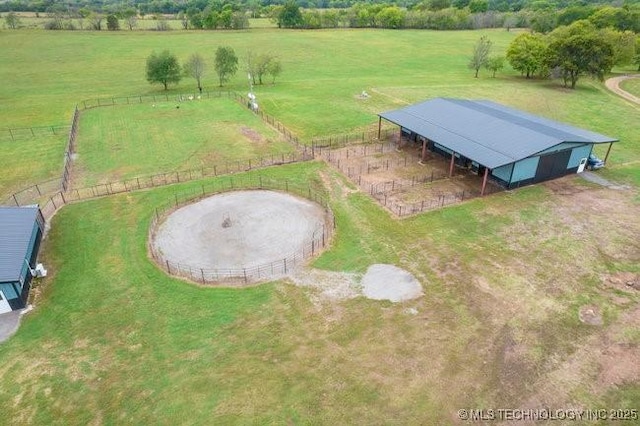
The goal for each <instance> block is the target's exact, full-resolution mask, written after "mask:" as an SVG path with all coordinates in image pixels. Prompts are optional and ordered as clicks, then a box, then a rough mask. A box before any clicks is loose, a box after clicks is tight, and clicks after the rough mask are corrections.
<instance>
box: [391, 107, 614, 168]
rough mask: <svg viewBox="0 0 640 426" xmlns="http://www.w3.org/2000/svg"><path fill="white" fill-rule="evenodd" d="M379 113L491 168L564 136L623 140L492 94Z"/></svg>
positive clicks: (594, 140)
mask: <svg viewBox="0 0 640 426" xmlns="http://www.w3.org/2000/svg"><path fill="white" fill-rule="evenodd" d="M379 115H380V117H382V118H384V119H386V120H388V121H391V122H392V123H395V124H397V125H399V126H402V127H404V128H406V129H408V130H411V131H412V132H414V133H417V134H419V135H421V136H424V137H426V138H428V139H430V140H432V141H434V142H436V143H438V144H440V145H443V146H445V147H447V148H449V149H451V150H453V151H455V152H457V153H459V154H461V155H463V156H465V157H467V158H469V159H471V160H474V161H476V162H478V163H480V164H482V165H484V166H486V167H489V168H490V169H493V168H496V167H500V166H503V165H505V164H509V163H513V162H515V161H518V160H521V159H523V158H527V157H530V156H532V155H535V154H537V153H539V152H541V151H544V150H546V149H549V148H552V147H554V146H556V145H558V144H561V143H563V142H585V143H608V142H617V139H614V138H611V137H609V136H605V135H601V134H598V133H594V132H590V131H588V130H584V129H580V128H578V127H574V126H570V125H568V124H563V123H559V122H557V121H553V120H549V119H547V118H543V117H539V116H536V115H533V114H529V113H526V112H523V111H519V110H517V109H514V108H509V107H506V106H504V105H500V104H497V103H495V102H491V101H488V100H464V99H447V98H435V99H431V100H428V101H426V102H422V103H419V104H415V105H410V106H408V107H405V108H401V109H397V110H394V111H388V112H384V113H382V114H379Z"/></svg>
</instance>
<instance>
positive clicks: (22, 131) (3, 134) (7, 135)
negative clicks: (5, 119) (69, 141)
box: [0, 124, 69, 142]
mask: <svg viewBox="0 0 640 426" xmlns="http://www.w3.org/2000/svg"><path fill="white" fill-rule="evenodd" d="M68 131H69V125H67V124H55V125H50V126H36V127H18V128H11V129H0V141H2V142H5V141H13V142H15V141H22V140H28V139H35V138H41V137H47V136H58V135H62V134H65V133H66V132H68Z"/></svg>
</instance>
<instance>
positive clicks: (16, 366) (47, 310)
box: [0, 163, 640, 425]
mask: <svg viewBox="0 0 640 426" xmlns="http://www.w3.org/2000/svg"><path fill="white" fill-rule="evenodd" d="M254 173H256V172H254ZM260 173H261V174H263V175H264V176H269V177H271V178H275V179H287V180H288V181H289V182H292V183H293V182H295V183H299V184H302V185H305V184H307V183H308V182H315V183H316V184H320V183H321V182H327V185H328V187H327V195H328V196H329V197H330V199H331V204H332V208H333V211H334V213H335V215H336V219H337V224H338V227H337V230H336V235H335V239H334V241H333V244H332V247H331V249H330V250H328V251H327V252H325V253H324V254H323V255H322V256H321V257H320V258H319V259H318V260H317V261H316V262H315V265H316V266H317V267H321V268H324V269H331V270H336V271H351V272H356V273H361V272H363V271H364V270H366V268H367V267H368V266H369V265H370V264H372V263H392V264H396V265H398V266H401V267H404V268H407V269H409V270H410V271H411V272H413V273H414V274H415V275H416V276H417V277H419V279H420V280H421V282H422V283H423V285H424V291H425V296H424V297H422V298H420V299H417V300H414V301H410V302H405V303H399V304H392V303H389V302H381V301H374V300H368V299H365V298H362V297H359V298H356V299H351V300H332V299H331V298H328V299H327V298H323V297H322V296H321V294H320V293H319V291H318V290H314V289H312V288H301V287H296V286H294V285H292V284H289V283H287V282H286V281H279V282H275V283H268V284H263V285H259V286H255V287H251V288H245V289H224V288H203V287H199V286H197V285H192V284H189V283H186V282H184V281H181V280H178V279H172V278H170V277H168V276H166V275H165V274H164V273H163V272H162V271H161V270H160V269H159V268H157V267H156V266H155V265H154V264H153V263H152V262H151V261H150V260H149V259H148V257H147V233H148V226H149V222H150V220H151V217H152V216H153V214H154V209H155V207H157V206H162V205H165V204H166V203H167V201H169V200H171V199H173V196H174V193H176V192H180V191H186V190H191V191H193V190H196V191H197V190H199V186H200V184H201V183H200V182H194V183H188V184H180V185H175V186H171V187H165V188H160V189H156V190H153V191H143V192H137V193H130V194H123V195H119V196H113V197H107V198H103V199H99V200H94V201H87V202H83V203H79V204H75V205H69V206H67V207H65V208H64V209H63V210H61V211H60V212H59V213H58V214H57V215H56V216H55V218H54V220H53V225H52V229H51V231H50V233H49V236H48V237H47V239H46V240H45V247H44V255H45V256H44V261H45V264H46V265H47V267H48V269H49V271H50V273H51V275H50V276H49V277H47V278H46V279H45V280H44V282H42V283H40V284H38V285H37V286H36V288H35V289H34V293H37V294H39V296H38V299H37V304H36V309H35V310H34V311H33V312H31V313H30V314H29V315H27V316H26V317H25V318H24V320H23V324H22V326H21V328H20V330H19V331H18V333H17V335H15V336H14V337H13V338H11V340H9V341H8V342H5V343H4V344H2V345H0V360H2V362H1V363H0V375H1V377H2V383H1V384H0V406H2V407H3V415H4V416H5V418H6V419H12V423H13V424H55V423H64V424H93V423H95V424H121V423H127V424H167V425H168V424H247V423H251V424H434V425H436V424H438V425H439V424H451V423H455V422H457V421H458V420H457V419H458V418H457V414H456V413H457V412H458V409H460V408H473V407H520V406H524V404H527V403H528V401H531V400H533V401H538V400H542V401H545V402H547V403H548V404H549V405H550V406H553V407H561V408H562V407H573V406H584V407H610V406H616V407H623V408H627V407H628V408H631V407H635V406H637V401H638V399H637V398H638V396H639V395H638V388H637V384H635V385H634V384H627V385H626V386H620V387H619V388H618V387H616V386H611V385H610V384H608V383H607V384H601V382H600V381H599V379H598V377H599V376H598V374H599V373H598V372H599V364H598V361H597V359H596V360H594V358H593V356H594V355H593V353H595V354H597V355H598V356H599V355H600V354H601V351H605V346H602V347H601V346H600V343H598V342H601V341H606V348H611V347H613V346H612V345H618V344H623V345H627V346H625V347H628V348H630V349H629V350H630V351H631V352H629V353H633V350H634V349H633V348H634V347H637V345H638V344H640V341H639V340H638V337H639V336H638V334H637V329H635V325H634V324H633V323H626V322H625V321H624V320H623V317H622V315H623V314H624V313H625V312H626V311H627V310H628V309H630V308H631V307H632V306H635V305H636V304H637V303H638V302H639V301H640V295H638V294H637V293H633V292H631V291H630V290H624V289H620V290H615V289H609V288H607V287H606V286H605V285H604V284H602V282H601V280H600V278H599V277H600V276H602V275H603V274H605V275H606V274H609V273H615V272H618V271H629V270H634V269H633V268H635V269H636V271H637V265H635V266H633V262H634V259H636V257H635V256H636V254H634V252H633V250H628V248H629V247H635V248H636V249H637V248H638V246H637V240H636V238H635V235H637V232H639V231H640V228H639V226H640V224H638V223H637V222H635V223H633V222H632V223H625V220H626V219H625V218H627V219H628V218H630V217H633V215H634V214H637V210H638V206H637V205H636V206H635V207H633V205H632V204H628V202H626V201H622V202H623V205H622V210H623V211H624V210H625V209H627V210H628V211H626V212H625V213H623V216H618V215H619V214H620V210H616V216H615V218H614V219H615V220H612V215H611V214H603V213H602V211H601V212H599V213H589V212H588V211H582V210H576V209H575V205H574V204H573V203H572V202H570V201H569V200H566V201H563V198H559V197H558V196H556V195H554V194H553V192H552V191H551V190H550V189H548V188H546V187H543V186H537V187H530V188H523V189H521V190H519V191H515V192H513V193H508V194H507V193H503V194H500V195H496V196H492V197H488V198H485V199H482V200H475V201H472V202H469V203H466V204H464V205H459V206H454V207H451V208H446V209H443V210H441V211H437V212H431V213H427V214H423V215H420V216H417V217H415V218H412V219H409V220H402V221H400V220H397V219H394V218H391V217H390V216H389V215H388V214H387V213H386V212H385V211H384V210H383V209H382V208H381V207H380V206H378V205H377V204H375V203H374V202H373V201H372V200H371V199H370V198H369V197H367V196H366V195H365V194H361V193H350V194H346V193H345V192H344V185H345V182H344V181H343V178H342V177H340V176H338V175H337V174H336V173H335V172H333V171H331V170H330V169H328V168H327V166H326V165H324V164H322V163H307V164H296V165H288V166H280V167H275V168H271V169H268V170H263V171H261V172H260ZM321 174H323V175H324V177H323V178H321ZM219 179H223V178H219ZM574 180H576V182H574V181H567V182H566V185H567V186H568V187H571V188H573V189H576V190H581V191H594V195H593V196H594V197H605V198H607V197H610V196H614V197H617V194H619V193H616V192H613V193H611V192H609V193H608V192H607V191H606V190H603V189H596V188H593V187H590V186H585V185H584V184H581V183H580V182H579V180H578V179H577V178H576V179H574ZM204 183H206V182H204ZM615 199H617V198H615ZM617 200H618V201H617V202H621V201H620V200H619V199H617ZM611 201H614V199H612V200H611ZM634 209H635V212H634ZM582 223H587V224H588V226H586V229H585V228H581V227H580V224H582ZM593 229H606V234H602V233H599V232H592V230H593ZM596 247H597V249H596ZM532 258H535V259H536V260H535V261H526V259H532ZM613 300H615V302H612V301H613ZM587 304H595V305H597V306H599V307H600V309H601V310H602V312H603V315H604V317H605V321H606V323H605V327H593V326H588V325H585V324H582V323H580V321H579V320H578V316H577V312H578V309H579V307H580V306H583V305H587ZM611 327H613V330H614V331H615V333H613V332H612V334H611V336H609V334H605V331H606V330H609V329H610V328H611ZM634 330H635V331H634ZM606 333H608V331H606ZM605 335H606V336H609V337H606V339H605V338H604V337H603V336H605ZM615 347H618V346H615ZM585 350H593V351H594V352H593V353H591V352H589V353H588V354H587V355H588V356H586V355H584V356H583V355H581V354H582V352H581V351H585ZM567 365H569V366H571V365H573V367H572V368H570V369H569V370H568V371H565V368H567ZM565 380H566V382H565ZM550 383H562V384H563V386H554V387H553V389H552V390H551V391H549V390H547V388H546V387H547V386H548V385H549V384H550ZM594 383H596V385H594ZM594 386H595V387H594ZM634 404H635V405H634Z"/></svg>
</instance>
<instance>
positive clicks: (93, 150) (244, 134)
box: [74, 97, 293, 186]
mask: <svg viewBox="0 0 640 426" xmlns="http://www.w3.org/2000/svg"><path fill="white" fill-rule="evenodd" d="M291 152H293V147H292V145H291V144H289V143H288V142H286V141H285V140H284V139H283V138H282V137H281V136H280V134H279V133H277V132H276V131H275V130H273V129H272V128H271V127H269V126H267V125H265V124H264V123H263V122H262V120H261V119H260V118H259V117H257V116H256V115H255V114H253V113H251V112H250V111H249V110H248V109H247V108H245V107H244V106H242V105H240V104H238V103H237V102H235V101H234V100H231V99H228V98H226V97H223V98H213V99H201V100H197V99H194V100H191V101H189V100H186V101H184V102H176V101H173V102H158V103H155V104H152V103H143V104H138V105H122V106H109V107H100V108H93V109H88V110H85V111H83V112H82V113H81V118H80V125H79V131H78V139H77V154H78V158H77V160H76V161H75V163H74V168H75V173H74V175H75V176H74V183H75V184H76V185H80V186H86V185H93V184H96V183H104V182H109V181H114V180H120V179H125V178H130V177H134V176H140V175H149V174H154V173H160V172H170V171H174V170H186V169H193V168H201V167H206V166H210V165H214V164H215V165H218V166H219V165H221V164H224V163H225V162H228V161H236V160H243V159H256V158H258V157H262V156H266V155H271V154H283V153H284V154H287V153H291Z"/></svg>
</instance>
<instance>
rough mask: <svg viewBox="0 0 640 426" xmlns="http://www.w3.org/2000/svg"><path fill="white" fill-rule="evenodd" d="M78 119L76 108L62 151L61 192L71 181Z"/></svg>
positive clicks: (66, 188)
mask: <svg viewBox="0 0 640 426" xmlns="http://www.w3.org/2000/svg"><path fill="white" fill-rule="evenodd" d="M79 119H80V112H79V111H78V106H77V105H76V107H75V108H74V110H73V118H72V119H71V130H70V131H69V140H68V142H67V147H66V148H65V150H64V166H63V168H62V178H61V180H60V181H61V184H62V190H63V191H66V190H68V189H69V186H70V183H71V182H70V181H71V168H72V166H73V154H74V153H75V152H76V138H77V137H78V120H79Z"/></svg>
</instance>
